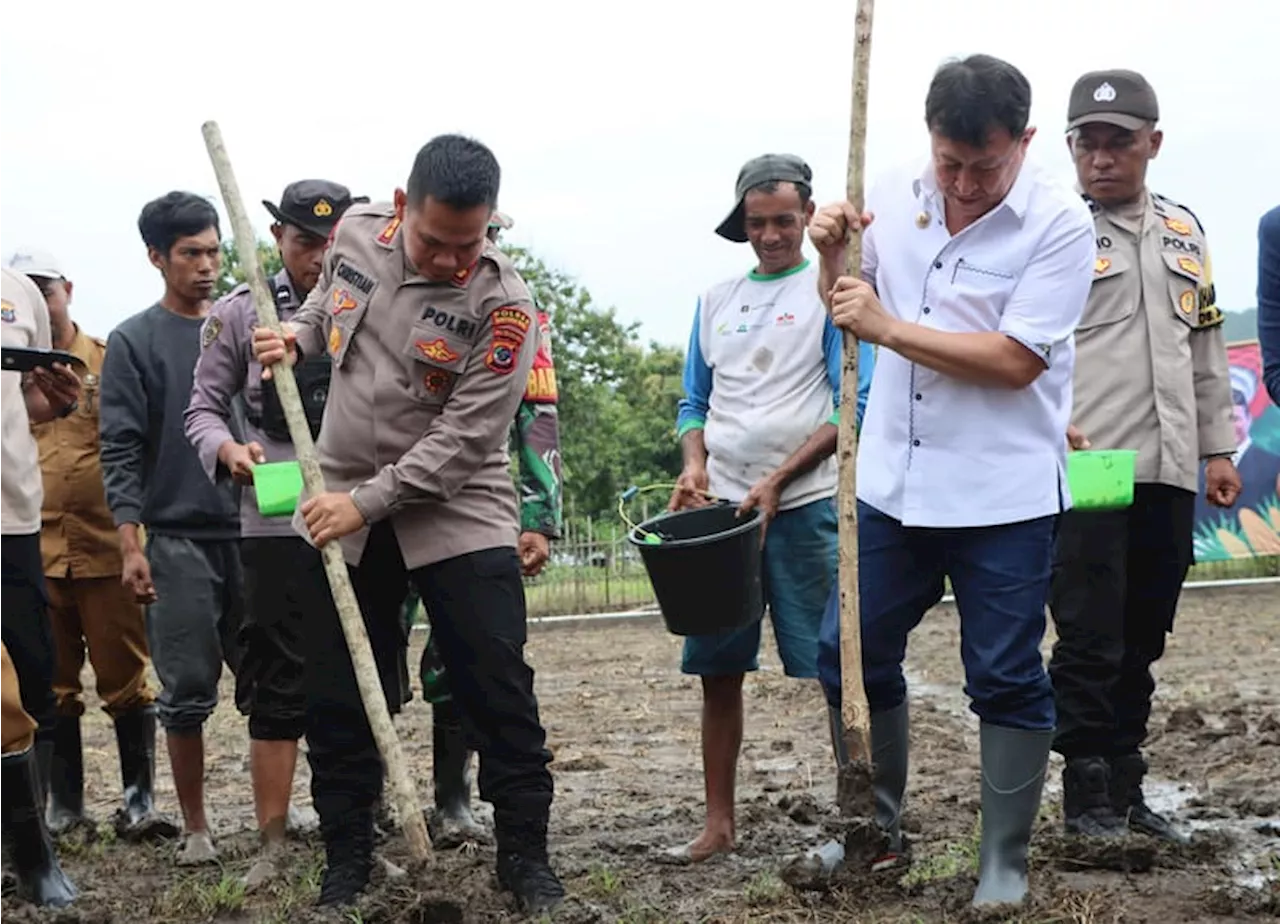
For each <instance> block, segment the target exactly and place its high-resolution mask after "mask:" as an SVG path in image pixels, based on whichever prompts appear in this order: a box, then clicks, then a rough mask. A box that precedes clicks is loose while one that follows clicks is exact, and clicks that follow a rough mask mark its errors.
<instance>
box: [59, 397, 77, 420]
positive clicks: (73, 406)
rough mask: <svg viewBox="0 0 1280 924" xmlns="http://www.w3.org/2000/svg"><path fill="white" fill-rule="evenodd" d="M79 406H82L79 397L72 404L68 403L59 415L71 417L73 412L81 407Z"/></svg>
mask: <svg viewBox="0 0 1280 924" xmlns="http://www.w3.org/2000/svg"><path fill="white" fill-rule="evenodd" d="M79 407H80V401H79V400H78V399H77V400H73V401H72V402H71V403H70V404H68V405H67V406H66V407H64V408H63V409H62V410H60V411H58V416H59V417H70V416H71V415H72V414H74V413H75V412H76V409H77V408H79Z"/></svg>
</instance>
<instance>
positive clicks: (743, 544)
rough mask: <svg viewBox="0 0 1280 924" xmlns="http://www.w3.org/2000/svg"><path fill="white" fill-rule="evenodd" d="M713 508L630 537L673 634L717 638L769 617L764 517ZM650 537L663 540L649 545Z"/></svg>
mask: <svg viewBox="0 0 1280 924" xmlns="http://www.w3.org/2000/svg"><path fill="white" fill-rule="evenodd" d="M737 509H738V508H737V506H736V505H734V504H724V503H721V504H714V505H712V506H709V507H699V508H697V509H695V510H682V511H680V512H678V513H668V514H664V515H662V516H660V517H655V518H653V519H652V520H646V521H645V522H644V523H641V524H640V525H639V526H637V527H636V528H635V529H633V530H631V532H630V533H629V534H628V535H627V540H628V541H629V542H630V543H631V544H632V545H634V546H635V547H636V548H638V549H639V550H640V558H641V559H642V560H643V561H644V567H645V570H646V571H648V572H649V582H650V583H651V584H653V592H654V594H655V595H656V596H657V598H658V606H659V607H660V608H661V609H662V618H663V620H664V621H665V622H666V624H667V630H668V631H670V632H671V633H672V634H674V635H712V634H715V633H717V632H726V631H728V630H731V629H740V628H742V627H744V626H749V625H751V624H752V623H753V622H757V621H758V620H760V618H761V617H763V616H764V581H763V578H762V564H761V554H760V512H759V511H758V510H752V511H751V512H750V513H748V514H746V515H744V516H741V517H739V516H737V515H736V514H737ZM648 534H653V535H656V536H657V537H658V538H659V539H660V541H659V542H656V543H655V542H653V540H649V541H647V542H646V541H645V540H646V538H647V536H648Z"/></svg>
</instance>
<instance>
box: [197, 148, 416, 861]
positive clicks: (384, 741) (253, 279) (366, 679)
mask: <svg viewBox="0 0 1280 924" xmlns="http://www.w3.org/2000/svg"><path fill="white" fill-rule="evenodd" d="M201 130H202V131H203V132H204V141H205V146H206V147H207V148H208V150H209V160H211V161H212V162H213V172H214V173H216V174H217V176H218V186H219V187H220V188H221V190H222V202H223V204H224V205H225V206H226V207H227V214H228V216H229V217H230V218H231V231H232V233H233V234H234V235H235V242H236V250H237V251H238V253H239V256H240V265H241V266H242V267H243V268H244V271H245V277H246V278H247V279H248V282H249V291H250V292H251V293H252V294H253V307H254V309H255V310H256V311H257V315H258V323H259V324H261V325H262V326H264V327H268V328H270V329H272V330H274V331H276V332H281V327H280V319H279V317H278V316H277V315H276V309H275V302H274V301H273V300H272V298H271V295H270V294H269V293H268V291H267V283H266V278H265V277H264V276H263V274H262V267H261V266H260V265H259V263H258V249H257V236H256V235H255V234H254V232H253V227H252V225H250V224H249V216H248V215H247V214H246V213H245V210H244V201H243V200H242V199H241V198H240V187H239V185H238V184H237V183H236V177H235V174H234V173H233V172H232V170H231V159H230V158H229V157H228V156H227V149H226V146H225V145H224V144H223V143H222V132H221V131H220V130H219V129H218V123H217V122H206V123H204V125H203V127H202V128H201ZM271 377H272V379H274V380H275V383H276V390H277V391H278V392H279V394H280V404H281V406H282V407H283V408H284V416H285V420H286V421H287V422H288V424H289V437H290V438H291V439H292V440H293V448H294V449H295V450H296V451H297V453H298V463H299V465H300V466H301V467H302V483H303V484H304V485H305V486H306V490H307V494H309V495H310V496H312V497H315V496H317V495H319V494H323V493H324V491H325V486H324V474H323V473H322V472H321V471H320V457H319V456H318V455H316V447H315V443H314V442H313V441H312V439H311V428H310V427H309V426H308V424H307V417H306V414H305V413H304V412H303V410H302V399H301V397H299V395H298V383H297V381H296V380H295V379H294V376H293V367H292V366H290V365H289V364H288V363H279V364H278V365H276V366H275V367H274V368H273V369H272V370H271ZM320 554H321V555H322V556H323V558H324V570H325V574H326V575H328V577H329V587H330V588H331V589H332V591H333V600H334V603H335V604H336V605H337V608H338V619H339V621H340V622H341V623H342V633H343V635H345V636H346V639H347V648H348V649H350V651H351V665H352V667H353V668H355V675H356V684H357V686H358V687H359V688H360V699H361V700H362V701H363V703H364V711H365V714H366V715H368V717H369V726H370V728H372V730H373V738H374V741H375V742H376V743H377V745H378V751H379V753H381V755H382V761H383V763H384V764H385V765H386V768H387V776H388V778H389V779H390V781H391V786H392V788H393V791H394V794H395V804H396V809H397V811H398V812H399V815H400V826H401V827H402V828H403V829H404V833H405V839H406V840H407V841H408V842H409V851H410V853H411V854H412V855H413V857H414V859H417V860H426V859H428V858H429V857H430V856H431V842H430V841H429V840H428V839H427V826H426V822H425V821H423V818H422V811H421V809H419V807H418V794H417V789H416V787H415V786H414V784H413V779H412V778H411V777H410V776H409V773H408V771H407V770H406V769H405V762H404V754H403V752H402V751H401V750H400V741H399V739H398V738H397V737H396V729H395V726H394V725H392V724H391V713H390V712H389V711H388V710H387V701H386V696H385V694H384V693H383V692H382V681H381V680H380V679H379V677H378V666H377V663H376V662H375V661H374V660H373V649H372V648H370V647H369V635H368V633H367V632H366V631H365V627H364V620H363V619H362V618H361V616H360V605H359V603H358V602H357V601H356V595H355V591H354V590H352V588H351V578H350V576H349V575H348V574H347V565H346V562H345V560H344V559H343V557H342V546H341V544H340V543H338V542H336V541H334V542H326V543H325V545H324V547H323V548H321V549H320Z"/></svg>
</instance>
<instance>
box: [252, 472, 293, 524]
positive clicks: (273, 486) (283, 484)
mask: <svg viewBox="0 0 1280 924" xmlns="http://www.w3.org/2000/svg"><path fill="white" fill-rule="evenodd" d="M253 492H254V494H255V495H257V498H258V513H260V514H262V515H263V516H264V517H291V516H293V511H294V509H295V508H296V507H297V506H298V498H299V497H300V496H301V495H302V467H301V466H300V465H298V463H297V462H264V463H262V464H261V465H255V466H254V467H253Z"/></svg>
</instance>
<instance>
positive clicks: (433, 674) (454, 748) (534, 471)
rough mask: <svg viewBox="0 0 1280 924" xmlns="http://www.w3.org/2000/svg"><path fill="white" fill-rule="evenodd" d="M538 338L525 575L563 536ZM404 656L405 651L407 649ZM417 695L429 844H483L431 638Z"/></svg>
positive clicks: (409, 605) (556, 442)
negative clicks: (428, 777) (425, 738)
mask: <svg viewBox="0 0 1280 924" xmlns="http://www.w3.org/2000/svg"><path fill="white" fill-rule="evenodd" d="M511 225H512V222H511V219H510V218H508V217H507V216H506V215H504V214H503V213H501V212H495V213H494V216H493V220H492V221H491V222H490V224H489V239H490V240H491V241H494V242H495V243H496V242H497V240H498V235H499V234H500V233H501V232H502V231H504V230H507V229H509V228H510V227H511ZM538 323H539V325H540V326H541V328H542V331H541V333H542V339H541V341H540V346H539V348H538V355H537V358H536V359H535V360H534V363H533V370H532V371H531V372H530V373H529V384H528V386H527V387H526V389H525V395H524V400H523V401H522V402H521V403H520V409H519V411H518V412H517V414H516V419H515V421H514V422H513V423H512V425H511V451H512V454H513V455H515V457H516V458H517V460H518V464H519V468H520V530H521V532H520V540H519V553H520V564H521V566H522V568H523V570H524V573H525V576H526V577H533V576H534V575H536V574H538V573H540V572H541V571H542V568H543V566H544V565H545V564H546V562H547V559H548V558H549V557H550V540H552V539H558V538H560V531H561V527H562V524H563V515H562V506H563V505H562V501H561V494H560V486H561V483H560V427H559V420H558V416H557V412H556V399H557V397H558V393H557V390H556V373H555V366H554V365H553V363H552V359H551V331H550V319H549V318H548V316H547V313H546V312H545V311H542V310H539V311H538ZM419 605H420V600H419V597H418V594H417V591H416V590H413V589H411V590H410V591H409V596H408V597H406V598H405V601H404V607H403V609H402V610H401V615H402V617H403V620H404V629H405V644H406V648H407V646H408V639H409V632H410V630H411V629H412V626H413V622H414V619H415V617H416V615H417V612H418V607H419ZM406 655H407V652H406ZM402 667H403V669H402V672H401V695H402V698H403V701H404V702H406V703H407V702H409V700H411V699H413V690H412V689H411V688H410V684H409V676H408V661H407V657H406V658H405V659H404V660H402ZM419 670H420V674H421V679H422V698H423V699H425V700H426V701H427V702H429V703H431V709H432V722H431V726H432V748H433V752H434V756H433V760H432V764H433V774H432V775H433V777H434V783H435V808H434V809H433V810H432V811H431V812H429V813H428V815H427V827H428V830H429V832H430V834H431V841H432V843H433V844H434V845H435V847H436V848H437V849H448V848H452V847H460V846H462V845H463V844H465V843H468V842H488V840H489V834H488V832H487V831H486V830H485V828H484V826H483V825H482V824H480V822H479V821H477V820H476V818H475V816H474V815H473V814H472V812H471V770H470V767H471V751H470V750H469V749H468V748H467V744H466V741H465V739H464V738H463V733H462V721H461V718H460V716H459V715H458V712H457V706H456V705H454V703H453V700H452V698H451V697H450V694H449V687H448V683H447V682H446V678H445V673H444V664H443V663H442V662H441V660H440V656H439V654H438V653H437V652H436V649H435V645H434V644H433V640H432V638H431V637H430V636H429V637H428V638H427V647H426V649H425V650H424V651H423V653H422V662H421V664H420V668H419Z"/></svg>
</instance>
